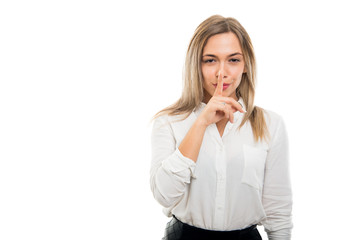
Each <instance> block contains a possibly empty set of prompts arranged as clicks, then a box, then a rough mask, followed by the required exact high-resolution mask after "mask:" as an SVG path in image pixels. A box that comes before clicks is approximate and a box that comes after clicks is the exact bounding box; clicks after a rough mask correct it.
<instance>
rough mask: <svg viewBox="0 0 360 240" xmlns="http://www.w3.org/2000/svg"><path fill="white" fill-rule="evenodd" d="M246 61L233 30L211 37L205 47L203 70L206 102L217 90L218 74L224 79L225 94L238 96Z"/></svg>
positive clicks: (202, 62)
mask: <svg viewBox="0 0 360 240" xmlns="http://www.w3.org/2000/svg"><path fill="white" fill-rule="evenodd" d="M244 68H245V63H244V58H243V54H242V49H241V47H240V42H239V40H238V38H237V37H236V35H235V34H234V33H232V32H228V33H221V34H217V35H214V36H212V37H210V38H209V39H208V41H207V43H206V45H205V47H204V49H203V55H202V61H201V72H202V76H203V88H204V100H203V101H204V102H205V103H207V102H208V101H209V100H210V98H211V97H212V96H213V94H214V92H215V88H216V86H217V81H218V74H219V72H221V73H222V75H223V79H224V85H223V86H224V87H223V96H224V97H232V98H234V99H235V100H238V98H237V97H236V88H237V87H238V86H239V85H240V81H241V76H242V74H243V73H244Z"/></svg>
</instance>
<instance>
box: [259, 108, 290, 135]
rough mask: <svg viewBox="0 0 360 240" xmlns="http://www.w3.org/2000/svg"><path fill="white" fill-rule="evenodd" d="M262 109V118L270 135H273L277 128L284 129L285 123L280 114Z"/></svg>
mask: <svg viewBox="0 0 360 240" xmlns="http://www.w3.org/2000/svg"><path fill="white" fill-rule="evenodd" d="M262 109H263V112H264V118H265V122H266V125H267V127H268V129H269V131H270V133H271V134H272V135H273V134H274V133H275V132H276V131H277V130H278V129H279V128H285V121H284V118H283V116H282V115H281V114H279V113H277V112H275V111H272V110H269V109H264V108H262Z"/></svg>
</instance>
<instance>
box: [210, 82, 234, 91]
mask: <svg viewBox="0 0 360 240" xmlns="http://www.w3.org/2000/svg"><path fill="white" fill-rule="evenodd" d="M213 86H214V87H215V88H216V87H217V83H216V84H213ZM229 86H230V83H224V84H223V90H225V89H227V88H228V87H229Z"/></svg>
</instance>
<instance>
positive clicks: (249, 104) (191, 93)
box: [152, 15, 269, 141]
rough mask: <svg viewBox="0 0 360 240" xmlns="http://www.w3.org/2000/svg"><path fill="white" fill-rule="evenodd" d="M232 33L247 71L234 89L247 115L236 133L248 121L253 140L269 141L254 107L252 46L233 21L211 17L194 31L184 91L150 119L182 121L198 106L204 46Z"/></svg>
mask: <svg viewBox="0 0 360 240" xmlns="http://www.w3.org/2000/svg"><path fill="white" fill-rule="evenodd" d="M227 32H232V33H234V34H235V35H236V36H237V38H238V39H239V42H240V46H241V49H242V51H243V52H242V53H243V56H244V60H245V69H246V72H245V73H243V75H242V77H241V82H240V85H239V86H238V87H237V89H236V96H237V97H238V98H239V97H242V98H243V100H244V104H245V107H246V111H247V112H246V113H245V115H244V117H243V120H242V122H241V124H240V126H239V127H238V130H240V128H241V127H242V126H243V125H244V124H245V123H246V121H247V120H249V121H250V124H251V128H252V132H253V136H254V139H255V141H259V140H260V141H261V140H263V139H266V140H268V138H269V132H268V128H267V125H266V122H265V118H264V112H265V111H264V109H262V108H260V107H258V106H254V98H255V85H256V61H255V54H254V49H253V45H252V43H251V40H250V37H249V35H248V34H247V32H246V30H245V29H244V27H243V26H242V25H241V24H240V23H239V22H238V21H237V20H236V19H234V18H224V17H222V16H220V15H214V16H211V17H209V18H208V19H206V20H205V21H203V22H202V23H201V24H200V25H199V26H198V27H197V28H196V30H195V33H194V35H193V37H192V39H191V41H190V44H189V46H188V49H187V54H186V59H185V68H184V73H183V91H182V95H181V97H180V99H179V100H177V101H176V102H175V103H174V104H172V105H170V106H168V107H166V108H164V109H162V110H160V111H159V112H157V113H156V114H155V115H154V116H153V118H152V120H154V119H155V118H157V117H160V116H162V115H166V114H168V115H169V116H175V115H182V114H184V117H183V118H182V119H180V120H184V119H186V118H187V117H189V115H190V114H191V112H192V111H193V110H194V109H196V108H198V107H199V106H200V105H201V102H202V100H203V97H204V92H203V91H204V90H203V85H202V83H203V77H202V72H201V59H202V54H203V49H204V46H205V45H206V43H207V41H208V39H209V38H210V37H212V36H214V35H216V34H220V33H227Z"/></svg>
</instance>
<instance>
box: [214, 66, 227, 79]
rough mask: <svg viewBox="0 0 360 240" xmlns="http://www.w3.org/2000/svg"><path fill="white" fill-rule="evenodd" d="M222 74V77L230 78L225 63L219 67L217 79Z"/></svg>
mask: <svg viewBox="0 0 360 240" xmlns="http://www.w3.org/2000/svg"><path fill="white" fill-rule="evenodd" d="M220 73H221V76H223V78H227V77H228V76H227V73H226V71H225V65H224V63H221V64H220V65H219V69H218V71H217V72H216V78H218V77H219V74H220Z"/></svg>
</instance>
